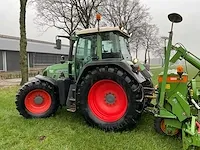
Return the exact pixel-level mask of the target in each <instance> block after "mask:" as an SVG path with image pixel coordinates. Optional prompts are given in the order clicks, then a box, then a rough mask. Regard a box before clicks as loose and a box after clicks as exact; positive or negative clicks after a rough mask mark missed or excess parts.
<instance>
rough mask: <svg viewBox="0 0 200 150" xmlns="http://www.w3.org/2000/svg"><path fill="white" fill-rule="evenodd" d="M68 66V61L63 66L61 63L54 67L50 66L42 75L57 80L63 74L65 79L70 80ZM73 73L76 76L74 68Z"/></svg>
mask: <svg viewBox="0 0 200 150" xmlns="http://www.w3.org/2000/svg"><path fill="white" fill-rule="evenodd" d="M68 64H69V61H66V62H65V63H63V64H61V63H60V64H54V65H52V66H48V67H47V68H45V69H44V70H43V72H42V74H43V75H45V74H46V76H48V77H51V78H53V79H56V80H57V79H58V78H59V77H60V74H61V73H62V72H63V73H64V75H65V77H66V78H68V77H69V74H68ZM72 72H73V75H74V67H72Z"/></svg>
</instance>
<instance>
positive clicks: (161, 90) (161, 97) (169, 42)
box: [158, 31, 173, 108]
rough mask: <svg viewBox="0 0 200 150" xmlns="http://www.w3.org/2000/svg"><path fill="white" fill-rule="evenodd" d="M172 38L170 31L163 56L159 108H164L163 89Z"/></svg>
mask: <svg viewBox="0 0 200 150" xmlns="http://www.w3.org/2000/svg"><path fill="white" fill-rule="evenodd" d="M172 37H173V32H172V31H171V32H170V33H169V41H168V46H167V50H166V55H165V67H164V74H163V82H162V83H161V89H160V93H159V104H158V105H159V107H161V108H162V107H164V100H165V87H166V79H167V72H168V68H169V59H170V52H171V47H172Z"/></svg>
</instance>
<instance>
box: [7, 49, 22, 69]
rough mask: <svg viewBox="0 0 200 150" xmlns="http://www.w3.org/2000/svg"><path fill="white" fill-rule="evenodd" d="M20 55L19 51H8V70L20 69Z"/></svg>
mask: <svg viewBox="0 0 200 150" xmlns="http://www.w3.org/2000/svg"><path fill="white" fill-rule="evenodd" d="M19 60H20V55H19V52H13V51H7V52H6V62H7V71H19V70H20V62H19Z"/></svg>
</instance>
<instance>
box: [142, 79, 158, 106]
mask: <svg viewBox="0 0 200 150" xmlns="http://www.w3.org/2000/svg"><path fill="white" fill-rule="evenodd" d="M142 86H143V87H144V88H145V87H147V88H154V86H153V83H152V81H151V79H147V80H146V81H145V82H143V83H142ZM154 92H155V91H149V90H144V95H148V96H153V93H154ZM151 102H152V99H150V98H145V108H146V107H148V106H152V104H151Z"/></svg>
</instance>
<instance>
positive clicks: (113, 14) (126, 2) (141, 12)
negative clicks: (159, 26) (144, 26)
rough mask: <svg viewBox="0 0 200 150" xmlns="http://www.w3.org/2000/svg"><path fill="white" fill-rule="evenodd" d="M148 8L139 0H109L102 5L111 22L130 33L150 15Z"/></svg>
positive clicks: (107, 18) (106, 17)
mask: <svg viewBox="0 0 200 150" xmlns="http://www.w3.org/2000/svg"><path fill="white" fill-rule="evenodd" d="M147 10H148V9H147V8H145V7H144V6H143V5H141V4H140V1H139V0H123V1H122V0H115V1H108V0H107V1H104V3H103V7H102V12H103V15H104V16H105V19H106V20H107V21H108V23H109V24H111V25H113V26H120V27H123V28H125V29H126V30H128V31H129V33H132V32H131V31H134V30H136V28H139V27H140V25H141V23H142V22H144V20H145V19H147V18H148V17H149V13H148V12H147Z"/></svg>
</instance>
